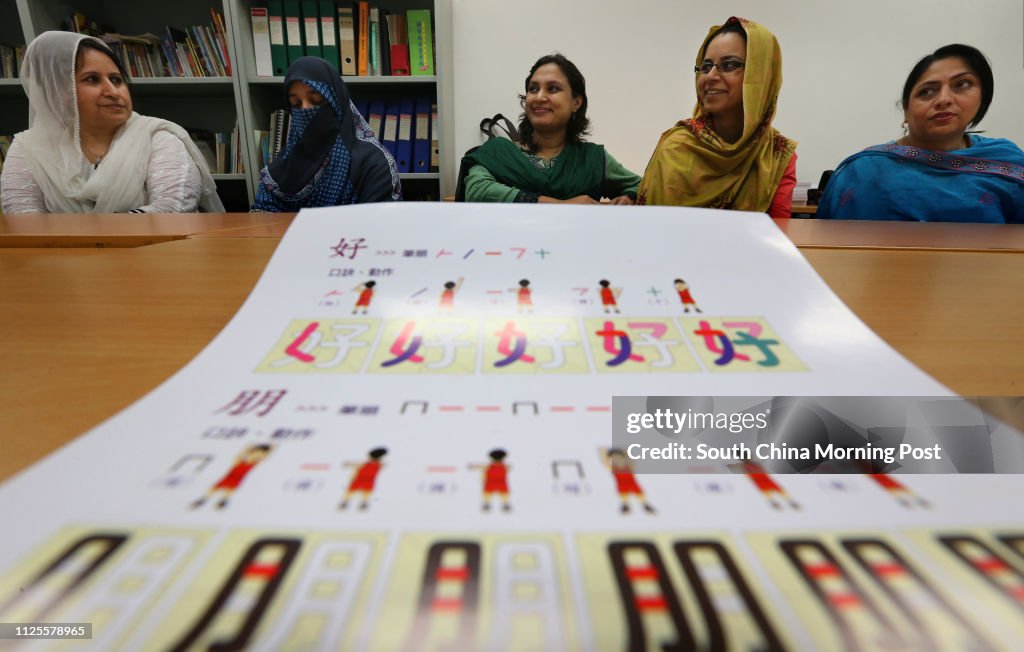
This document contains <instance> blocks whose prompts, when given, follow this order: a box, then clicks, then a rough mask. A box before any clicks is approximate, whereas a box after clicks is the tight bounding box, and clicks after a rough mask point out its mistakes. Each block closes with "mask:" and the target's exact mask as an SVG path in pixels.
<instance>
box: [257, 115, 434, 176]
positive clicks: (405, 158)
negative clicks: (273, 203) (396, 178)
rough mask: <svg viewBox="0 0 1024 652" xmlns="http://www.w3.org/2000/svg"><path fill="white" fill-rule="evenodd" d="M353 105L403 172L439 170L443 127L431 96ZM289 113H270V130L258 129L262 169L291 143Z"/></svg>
mask: <svg viewBox="0 0 1024 652" xmlns="http://www.w3.org/2000/svg"><path fill="white" fill-rule="evenodd" d="M353 104H355V105H356V110H357V111H359V113H360V114H361V115H363V116H364V117H365V118H366V122H367V124H368V125H369V126H370V130H371V131H373V133H374V135H375V136H376V137H377V140H379V141H380V143H381V144H382V145H383V146H384V147H385V148H386V149H387V150H388V151H389V152H391V156H392V157H394V159H395V163H397V165H398V171H399V172H405V173H416V172H437V171H438V169H439V167H440V157H439V149H438V145H439V142H440V130H439V125H438V122H437V104H434V103H433V102H432V101H431V100H430V99H428V98H416V99H413V98H403V99H398V100H372V101H369V102H366V101H360V100H353ZM289 115H290V113H289V111H288V110H287V109H278V110H276V111H274V112H272V113H271V114H270V129H269V131H261V130H257V131H256V132H255V134H254V136H255V138H256V142H257V143H259V151H260V168H263V167H265V166H266V165H267V164H269V163H270V162H271V161H273V160H274V158H276V157H277V156H278V155H279V154H280V153H281V151H282V150H283V149H284V146H285V145H286V144H287V142H288V128H289V126H290V120H289Z"/></svg>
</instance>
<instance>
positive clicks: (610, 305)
mask: <svg viewBox="0 0 1024 652" xmlns="http://www.w3.org/2000/svg"><path fill="white" fill-rule="evenodd" d="M597 284H598V285H600V286H601V305H602V306H604V311H605V314H607V313H610V312H611V311H612V310H615V312H619V304H618V299H619V295H621V294H622V288H613V287H611V283H609V282H608V281H606V280H605V279H601V280H600V281H598V282H597Z"/></svg>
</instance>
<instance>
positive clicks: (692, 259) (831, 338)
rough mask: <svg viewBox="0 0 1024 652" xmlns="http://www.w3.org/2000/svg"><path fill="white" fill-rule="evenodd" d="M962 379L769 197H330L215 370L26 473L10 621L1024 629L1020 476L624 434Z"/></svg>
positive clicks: (905, 638)
mask: <svg viewBox="0 0 1024 652" xmlns="http://www.w3.org/2000/svg"><path fill="white" fill-rule="evenodd" d="M209 282H211V283H215V282H217V280H216V279H210V280H209ZM183 309H187V307H183ZM944 394H948V390H946V389H945V388H943V387H942V386H941V385H940V384H939V383H937V382H936V381H934V380H933V379H931V378H929V377H927V376H926V375H924V374H923V373H922V372H920V371H919V370H917V369H916V368H915V367H913V366H912V365H911V364H910V363H908V362H907V361H906V360H904V359H903V358H901V357H900V356H899V355H898V354H897V353H896V352H895V351H893V350H892V349H891V348H890V347H888V346H887V345H886V344H885V343H884V342H882V341H881V340H880V339H879V338H878V337H877V336H875V335H874V334H873V333H871V331H870V330H868V329H867V328H866V327H865V326H864V325H863V324H862V323H861V322H860V321H859V320H858V319H857V318H856V317H855V316H854V315H853V314H852V313H851V312H850V311H849V310H848V309H847V308H846V307H845V306H844V305H843V304H842V303H841V302H840V301H839V300H838V299H837V298H836V297H835V296H834V295H833V294H832V293H831V292H830V290H829V289H828V287H827V286H826V285H825V284H824V282H822V280H821V279H820V278H819V277H818V276H817V275H816V274H815V273H814V271H813V269H812V268H811V267H810V266H809V265H808V263H807V262H806V261H805V260H804V259H803V258H802V256H801V255H800V254H799V252H798V251H797V250H796V248H795V247H794V246H793V245H792V244H791V243H790V242H789V241H788V240H787V239H786V238H785V237H784V236H783V235H782V234H781V233H780V232H779V231H778V230H777V228H776V227H775V226H774V224H773V223H772V222H771V220H769V219H768V218H767V217H765V216H763V215H754V214H744V213H729V212H721V211H702V210H682V209H651V208H646V209H642V210H638V209H630V208H620V207H586V208H583V207H581V208H578V209H576V208H565V207H554V208H550V209H545V208H544V207H520V206H480V205H434V204H406V205H375V206H362V207H351V208H336V209H320V210H313V211H304V212H303V214H302V215H300V216H299V218H298V219H297V220H296V221H295V223H294V224H293V226H292V228H291V230H290V231H289V233H288V235H287V236H286V237H285V238H284V239H283V240H282V242H281V244H280V246H279V247H278V249H277V251H276V253H275V254H274V257H273V259H272V260H271V262H270V263H269V265H268V266H267V269H266V271H265V273H264V275H263V277H262V278H261V280H260V282H259V283H258V285H257V287H256V288H255V289H254V291H253V292H252V294H251V296H250V297H249V299H248V300H247V302H246V303H245V305H244V306H243V307H242V308H241V309H240V310H239V312H238V314H237V315H236V317H235V318H234V319H233V320H232V321H231V323H230V324H229V325H228V326H227V327H226V328H225V329H224V330H223V331H222V332H221V333H220V335H218V337H217V338H216V339H215V340H214V341H213V342H211V344H210V345H209V346H208V347H207V348H206V349H205V350H204V351H203V352H202V353H201V354H200V355H199V356H198V357H197V358H196V359H195V360H194V361H193V362H192V363H190V364H189V365H188V366H187V367H185V368H184V369H182V370H181V371H180V372H179V373H178V374H177V375H175V376H174V377H173V378H171V379H170V380H169V381H168V382H167V383H165V384H164V385H163V386H162V387H160V388H159V389H157V390H156V391H154V392H153V393H152V394H150V395H149V396H147V397H146V398H145V399H143V400H141V401H140V402H138V403H137V404H136V405H133V406H132V407H130V408H129V409H127V410H125V411H124V412H123V413H121V414H119V415H117V416H115V417H113V418H112V419H110V420H109V421H108V422H106V423H104V424H103V425H101V426H100V427H98V428H96V429H95V430H94V431H92V432H90V433H88V434H87V435H86V436H84V437H82V438H80V439H78V440H76V441H75V442H73V443H71V444H70V445H69V446H67V447H65V448H64V449H62V450H60V451H58V452H57V453H56V454H54V455H52V456H51V457H49V458H48V459H46V460H45V461H44V462H42V463H41V464H39V465H37V466H35V467H33V468H31V469H29V470H28V471H26V472H24V473H22V474H21V475H19V476H17V477H15V478H14V479H12V480H10V481H8V482H7V483H6V484H5V485H4V486H3V487H2V488H0V514H2V515H3V520H4V523H5V525H6V527H5V531H4V536H3V537H0V622H25V623H28V622H89V623H92V624H93V638H92V645H93V647H95V648H96V649H111V648H122V649H155V648H168V647H170V648H174V649H191V648H196V649H198V648H207V647H209V646H211V645H214V644H217V645H223V646H227V647H232V646H234V647H245V646H248V647H253V648H257V649H283V648H288V649H353V648H360V649H439V648H442V647H445V646H454V647H456V648H459V649H478V648H487V649H490V648H495V649H551V650H553V649H622V648H623V647H624V646H629V647H631V649H642V648H643V647H645V646H647V647H652V648H653V647H654V646H655V645H656V644H657V645H660V644H666V645H668V644H676V645H678V646H679V647H678V649H690V648H692V647H694V646H699V647H702V648H703V647H707V648H714V649H727V648H728V649H739V648H741V647H742V648H745V649H749V648H751V647H757V648H759V649H769V648H772V647H773V646H782V647H796V648H819V649H825V648H828V649H838V648H841V647H843V646H847V647H864V648H886V649H891V648H892V647H896V648H901V647H902V648H908V649H909V648H918V649H932V644H933V643H934V644H935V645H940V644H941V645H948V646H949V649H965V648H971V649H974V648H977V649H984V648H985V647H986V646H989V647H999V646H1010V644H1011V642H1012V641H1015V640H1018V641H1019V640H1020V639H1021V637H1022V636H1024V620H1022V619H1021V617H1020V609H1021V608H1022V606H1024V519H1022V518H1021V517H1022V513H1021V508H1020V507H1019V504H1018V503H1017V502H1016V501H1015V500H1014V499H1013V496H1019V494H1020V487H1021V483H1020V482H1019V480H1018V479H1017V477H1016V476H997V475H993V476H984V477H981V476H925V475H916V476H882V475H871V474H868V475H846V476H831V475H820V474H811V475H785V476H782V475H778V476H777V475H768V474H764V473H756V472H746V473H745V472H737V473H734V474H728V475H720V474H715V475H673V474H660V475H640V474H635V473H633V472H632V467H631V464H630V461H629V460H628V458H624V456H623V455H622V454H621V453H619V452H616V451H613V450H610V448H611V446H612V442H611V406H612V397H613V396H638V395H662V396H746V395H758V396H787V395H815V396H823V395H836V396H847V395H852V396H871V395H902V396H907V395H911V396H914V395H916V396H926V395H935V396H938V395H944ZM948 641H954V642H948ZM47 644H49V643H48V642H40V645H44V646H45V645H47ZM75 645H76V648H75V649H78V647H77V646H78V645H80V643H76V644H75ZM446 649H447V648H446Z"/></svg>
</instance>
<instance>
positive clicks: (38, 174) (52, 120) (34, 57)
mask: <svg viewBox="0 0 1024 652" xmlns="http://www.w3.org/2000/svg"><path fill="white" fill-rule="evenodd" d="M83 39H91V40H93V41H95V42H96V43H98V44H99V45H100V46H101V47H102V48H103V49H104V50H105V51H108V52H109V51H110V50H109V48H108V47H107V46H106V44H104V43H103V41H101V40H99V39H98V38H94V37H92V36H84V35H82V34H72V33H70V32H44V33H42V34H40V35H39V36H37V37H36V38H35V39H34V40H33V41H32V42H31V43H30V44H29V46H28V49H27V50H26V51H25V62H24V66H23V68H22V73H21V81H22V85H23V86H24V87H25V93H26V94H27V95H28V130H27V131H23V132H21V133H19V134H17V135H16V136H15V139H16V140H18V141H20V142H21V145H22V146H23V148H24V149H23V151H24V152H25V161H26V163H27V164H28V166H29V168H30V170H31V172H32V176H33V177H34V178H35V180H36V183H38V184H39V187H40V189H41V190H42V192H43V198H44V201H45V203H46V209H47V210H48V211H50V212H53V213H116V212H124V211H130V210H132V209H134V208H139V207H140V206H144V205H146V203H148V202H147V198H146V192H145V184H146V175H147V172H148V169H149V158H150V155H151V154H152V152H153V134H155V133H156V132H157V131H161V130H162V131H167V132H170V133H171V134H174V135H175V136H177V137H178V138H179V139H180V140H181V142H182V143H184V145H185V149H186V150H187V151H188V153H189V155H190V156H191V157H192V160H193V161H194V162H195V164H196V167H198V168H199V176H200V179H201V181H202V189H201V191H200V195H199V208H200V209H202V210H204V211H208V212H215V213H222V212H224V205H223V204H222V203H221V201H220V198H219V197H218V196H217V186H216V184H215V183H214V180H213V177H212V176H211V175H210V169H209V167H207V165H206V160H205V159H204V158H203V155H202V154H201V153H200V152H199V149H198V148H197V147H196V146H195V143H193V142H192V139H191V138H189V136H188V133H187V132H186V131H185V130H184V129H182V128H181V127H179V126H178V125H176V124H174V123H173V122H168V121H167V120H161V119H159V118H150V117H147V116H141V115H139V114H137V113H132V115H131V117H129V118H128V122H126V123H125V124H124V126H122V127H121V128H120V129H118V130H117V133H116V134H115V135H114V140H113V142H111V144H110V150H109V151H108V152H107V154H106V155H105V156H104V157H103V163H102V165H100V166H98V167H97V168H96V169H95V170H94V171H93V172H92V173H91V174H87V167H88V166H87V165H86V160H85V157H84V155H83V154H82V147H81V143H80V140H79V116H78V100H77V97H78V96H77V93H76V91H75V59H76V56H77V54H78V44H79V42H80V41H82V40H83ZM111 57H113V55H111Z"/></svg>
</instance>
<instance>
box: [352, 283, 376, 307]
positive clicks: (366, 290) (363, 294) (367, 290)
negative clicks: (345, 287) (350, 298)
mask: <svg viewBox="0 0 1024 652" xmlns="http://www.w3.org/2000/svg"><path fill="white" fill-rule="evenodd" d="M375 285H377V281H367V282H366V283H360V284H359V285H357V286H355V287H354V288H352V291H353V292H358V293H359V298H358V299H356V306H355V308H353V309H352V314H353V315H354V314H356V313H357V312H359V309H360V308H362V309H363V314H364V315H365V314H366V311H367V310H368V309H369V308H370V302H371V301H373V288H374V286H375Z"/></svg>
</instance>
